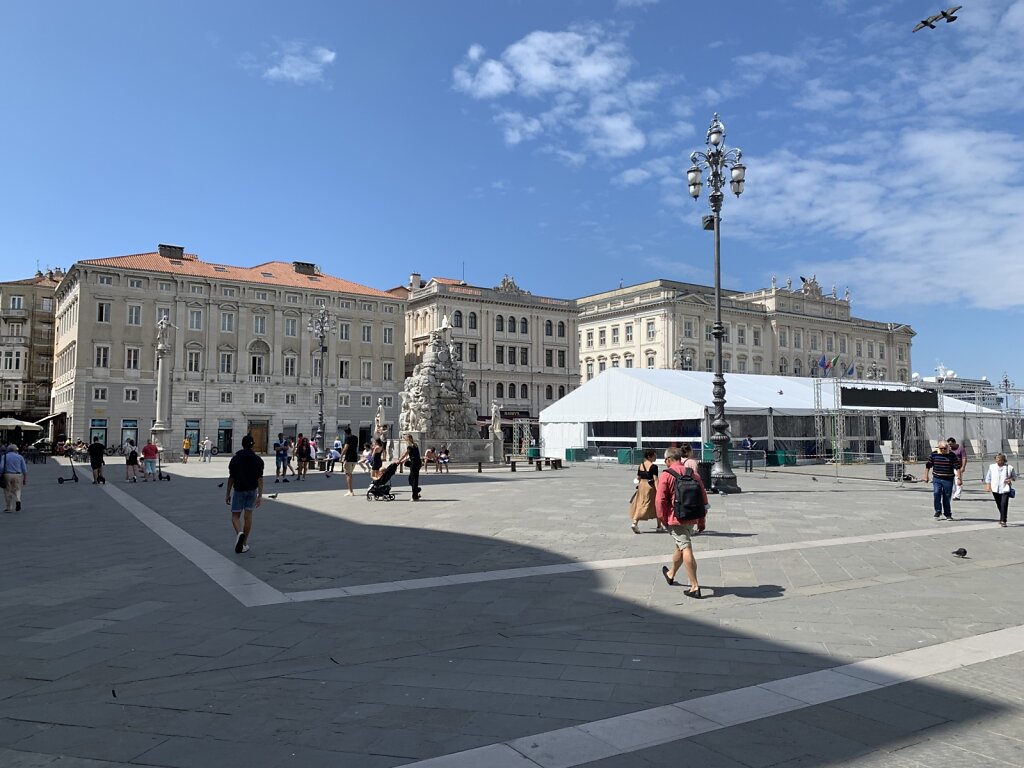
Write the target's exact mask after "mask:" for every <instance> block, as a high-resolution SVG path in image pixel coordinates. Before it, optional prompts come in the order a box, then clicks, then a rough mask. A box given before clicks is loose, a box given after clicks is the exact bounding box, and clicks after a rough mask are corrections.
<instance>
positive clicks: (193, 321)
mask: <svg viewBox="0 0 1024 768" xmlns="http://www.w3.org/2000/svg"><path fill="white" fill-rule="evenodd" d="M188 328H189V330H190V331H201V330H203V310H201V309H190V310H189V311H188Z"/></svg>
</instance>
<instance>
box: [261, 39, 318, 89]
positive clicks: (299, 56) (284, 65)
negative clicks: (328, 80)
mask: <svg viewBox="0 0 1024 768" xmlns="http://www.w3.org/2000/svg"><path fill="white" fill-rule="evenodd" d="M335 58H336V54H335V53H334V51H332V50H330V49H329V48H324V47H323V46H320V45H314V46H306V45H304V44H303V43H298V42H287V43H282V44H281V45H280V46H279V47H278V49H277V50H276V51H274V52H273V54H271V59H272V60H273V62H274V63H272V64H271V65H269V66H267V67H266V68H265V69H264V70H263V77H265V78H266V79H267V80H275V81H280V82H289V83H295V84H297V85H305V84H307V83H319V82H323V79H324V69H325V68H326V67H327V66H328V65H330V64H333V63H334V59H335Z"/></svg>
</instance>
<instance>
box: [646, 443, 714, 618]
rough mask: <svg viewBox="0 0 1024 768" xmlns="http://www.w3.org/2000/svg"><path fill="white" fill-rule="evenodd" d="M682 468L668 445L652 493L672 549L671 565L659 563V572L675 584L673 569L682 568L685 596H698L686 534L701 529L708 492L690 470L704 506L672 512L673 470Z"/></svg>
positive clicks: (676, 453)
mask: <svg viewBox="0 0 1024 768" xmlns="http://www.w3.org/2000/svg"><path fill="white" fill-rule="evenodd" d="M685 471H686V468H685V467H683V465H682V453H681V451H680V450H679V449H678V448H669V449H667V450H666V451H665V471H664V472H661V473H660V474H659V475H658V491H657V495H656V496H655V511H656V512H657V513H658V520H660V521H661V523H662V525H664V526H665V527H666V528H668V530H669V533H671V534H672V541H673V542H674V543H675V549H674V550H673V552H672V565H671V567H668V566H662V569H661V575H662V576H664V577H665V581H666V582H668V585H669V586H674V585H675V583H676V582H675V578H676V573H678V572H679V568H680V567H681V566H682V567H685V568H686V575H687V576H689V578H690V588H689V589H688V590H687V591H686V596H687V597H695V598H700V597H701V593H700V583H699V582H698V581H697V560H696V558H694V556H693V543H692V542H691V540H690V537H691V536H692V535H693V532H694V529H695V528H696V529H697V530H698V531H702V530H704V518H705V516H706V514H707V510H708V492H707V490H706V489H705V488H704V484H703V483H702V482H701V480H700V475H699V474H697V473H696V472H693V473H692V474H693V479H694V481H695V482H696V483H697V487H698V488H699V489H700V493H701V497H702V498H703V502H704V508H703V509H702V510H693V511H689V512H687V513H686V515H685V516H684V518H683V519H679V518H677V517H676V515H675V492H676V477H675V475H674V474H673V472H676V473H679V474H682V473H684V472H685Z"/></svg>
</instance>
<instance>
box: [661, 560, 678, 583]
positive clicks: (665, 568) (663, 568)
mask: <svg viewBox="0 0 1024 768" xmlns="http://www.w3.org/2000/svg"><path fill="white" fill-rule="evenodd" d="M661 575H662V576H664V577H665V581H666V582H668V585H669V586H670V587H674V586H675V585H676V580H675V579H672V578H669V575H668V566H667V565H663V566H661Z"/></svg>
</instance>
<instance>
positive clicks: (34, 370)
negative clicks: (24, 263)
mask: <svg viewBox="0 0 1024 768" xmlns="http://www.w3.org/2000/svg"><path fill="white" fill-rule="evenodd" d="M62 277H63V273H61V272H60V271H59V270H58V271H57V272H53V271H52V270H51V271H48V272H46V273H45V274H44V273H42V272H36V274H35V276H34V277H30V278H27V279H25V280H14V281H11V282H6V283H0V416H14V417H15V418H18V419H22V420H23V421H32V422H35V421H41V420H42V419H44V418H45V417H46V416H47V415H48V414H49V412H50V411H49V408H50V379H51V375H52V371H53V323H54V306H55V301H54V289H55V288H56V287H57V284H58V283H59V282H60V280H61V278H62Z"/></svg>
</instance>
